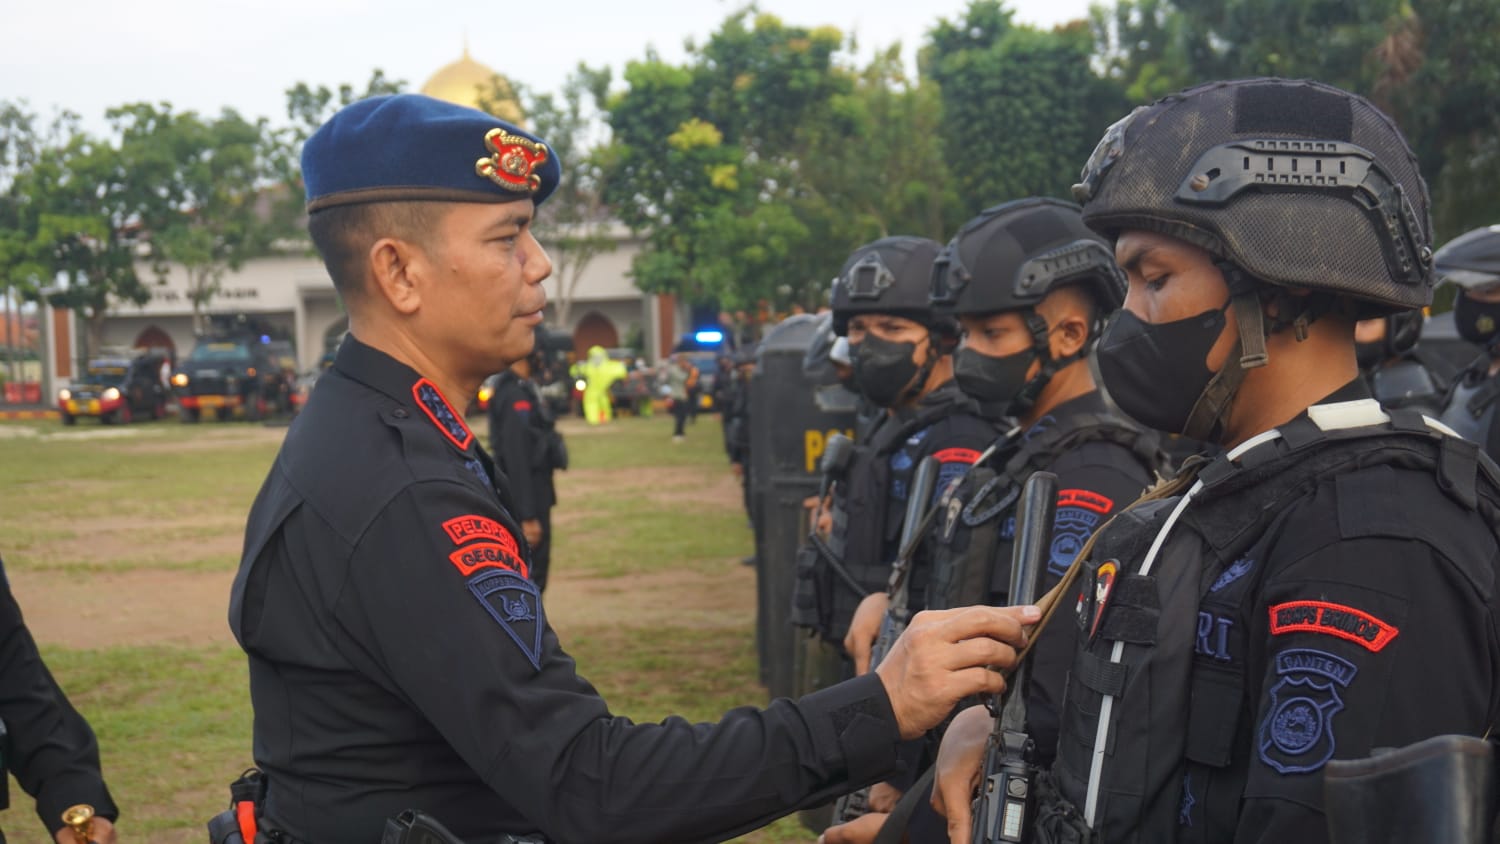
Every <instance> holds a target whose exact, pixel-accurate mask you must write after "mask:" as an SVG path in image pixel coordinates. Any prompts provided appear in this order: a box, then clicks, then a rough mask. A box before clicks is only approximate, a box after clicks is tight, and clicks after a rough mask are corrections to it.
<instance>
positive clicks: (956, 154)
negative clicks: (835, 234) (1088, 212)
mask: <svg viewBox="0 0 1500 844" xmlns="http://www.w3.org/2000/svg"><path fill="white" fill-rule="evenodd" d="M1092 52H1093V34H1092V32H1091V31H1090V30H1089V28H1088V25H1087V24H1086V23H1085V22H1082V21H1080V22H1076V23H1074V24H1070V25H1067V26H1063V27H1059V28H1057V29H1054V30H1052V31H1042V30H1038V29H1035V28H1032V27H1028V26H1021V25H1017V24H1015V23H1013V22H1012V20H1011V14H1010V12H1009V11H1008V10H1007V9H1005V7H1004V5H1003V4H1002V3H1000V2H999V0H974V2H973V3H971V4H970V6H969V8H968V9H967V11H966V12H965V14H964V16H963V17H962V18H961V19H959V20H956V21H942V22H940V23H939V24H938V25H937V26H936V27H935V28H934V29H933V30H932V32H931V34H930V43H929V46H928V48H927V49H926V50H925V51H924V53H923V57H922V61H923V66H924V68H925V70H926V72H927V73H928V74H930V75H931V77H932V78H933V79H934V80H935V81H936V82H937V84H938V87H939V88H940V89H941V91H942V104H943V127H944V132H943V144H944V149H945V150H946V153H947V158H948V161H949V165H950V171H951V173H952V174H953V178H954V183H955V190H956V192H957V194H958V196H959V198H960V200H961V202H962V204H963V207H964V208H965V210H966V212H967V213H968V214H974V213H977V212H978V211H980V210H982V209H984V208H986V207H988V206H991V205H994V204H996V203H998V202H1003V201H1006V200H1011V199H1019V198H1021V197H1026V196H1037V195H1050V196H1061V197H1066V196H1068V195H1069V188H1070V187H1071V185H1072V183H1073V182H1074V181H1076V178H1075V176H1076V174H1077V173H1078V170H1079V167H1080V166H1081V165H1082V162H1083V161H1085V160H1086V159H1087V158H1088V155H1089V151H1090V150H1092V149H1093V146H1094V144H1095V142H1096V141H1097V140H1098V138H1099V135H1100V133H1101V132H1102V131H1103V130H1104V128H1105V127H1106V126H1107V125H1108V124H1109V122H1110V121H1111V120H1113V119H1114V116H1117V115H1118V114H1120V113H1122V111H1123V110H1124V105H1125V100H1124V98H1123V94H1122V91H1121V89H1120V86H1119V85H1118V84H1117V83H1113V82H1111V81H1109V80H1101V79H1100V78H1099V77H1097V76H1096V75H1095V74H1094V72H1093V70H1092V69H1091V67H1090V58H1091V55H1092Z"/></svg>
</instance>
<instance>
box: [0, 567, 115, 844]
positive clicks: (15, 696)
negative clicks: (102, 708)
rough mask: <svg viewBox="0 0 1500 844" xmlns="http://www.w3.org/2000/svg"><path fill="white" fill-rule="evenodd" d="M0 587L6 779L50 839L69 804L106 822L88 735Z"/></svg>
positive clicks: (6, 588)
mask: <svg viewBox="0 0 1500 844" xmlns="http://www.w3.org/2000/svg"><path fill="white" fill-rule="evenodd" d="M0 584H3V585H0V720H4V721H5V727H6V730H7V731H8V732H9V734H10V747H9V753H8V757H9V762H10V766H11V772H12V773H13V774H15V777H16V780H17V782H19V783H20V784H21V787H22V788H23V789H25V790H26V793H27V794H30V795H31V796H33V797H35V798H36V813H37V817H39V818H41V820H42V823H43V824H44V825H45V826H46V827H47V829H48V830H49V831H50V832H52V833H53V834H54V835H55V834H56V833H57V831H58V830H59V829H62V828H63V826H64V824H63V822H62V813H63V810H64V809H67V808H68V807H69V806H72V805H73V804H75V803H88V804H89V805H91V806H93V807H94V811H95V812H96V813H97V814H98V815H99V816H101V817H104V818H108V819H110V820H111V821H113V820H114V819H116V818H117V817H119V814H120V811H119V809H118V808H116V806H115V803H114V800H112V799H110V796H109V789H108V788H106V787H105V785H104V776H103V774H102V773H101V772H100V769H99V745H98V744H97V743H96V742H95V740H94V731H93V730H91V729H90V728H89V725H88V722H87V721H85V720H84V719H83V716H82V715H79V714H78V712H77V711H76V710H74V709H73V707H72V705H71V704H69V703H68V699H67V697H66V696H64V695H63V693H62V689H60V688H58V686H57V683H56V681H54V680H53V679H52V674H51V672H49V671H48V670H47V666H46V665H45V664H44V663H43V662H42V657H41V654H39V653H38V652H37V648H36V642H35V641H34V640H32V638H31V632H30V631H28V630H27V629H26V624H25V622H24V620H23V619H22V618H21V608H20V606H19V605H18V604H17V603H16V599H15V597H14V596H13V595H11V592H10V584H9V583H8V582H5V578H4V571H3V569H0Z"/></svg>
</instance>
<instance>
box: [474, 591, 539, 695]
mask: <svg viewBox="0 0 1500 844" xmlns="http://www.w3.org/2000/svg"><path fill="white" fill-rule="evenodd" d="M468 585H469V592H471V593H472V594H473V595H474V597H475V598H477V599H478V600H479V603H480V604H481V605H483V607H484V609H485V612H488V613H489V614H490V617H491V618H493V619H494V620H495V623H496V624H498V625H500V628H501V629H502V630H504V631H505V633H506V635H507V636H509V637H510V638H511V641H513V642H515V643H516V647H518V648H520V649H521V653H523V654H525V655H526V659H528V660H530V662H531V667H533V668H535V669H537V670H538V671H540V670H541V668H542V630H543V628H544V627H545V626H546V625H545V623H544V622H543V621H542V599H541V596H540V595H539V594H538V593H537V588H536V584H534V583H532V582H531V581H530V580H527V579H526V578H525V577H522V576H521V575H519V574H516V573H514V572H509V571H493V572H485V573H483V574H479V575H476V576H474V577H472V578H470V579H469V584H468Z"/></svg>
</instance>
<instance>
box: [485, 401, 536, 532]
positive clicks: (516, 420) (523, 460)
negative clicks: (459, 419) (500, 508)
mask: <svg viewBox="0 0 1500 844" xmlns="http://www.w3.org/2000/svg"><path fill="white" fill-rule="evenodd" d="M535 412H536V410H535V408H533V407H532V406H531V397H530V396H529V395H528V394H527V393H526V391H525V390H523V389H521V385H520V384H519V383H518V382H516V381H514V380H510V379H506V380H503V381H501V382H500V387H499V389H497V390H496V391H495V395H494V397H493V398H492V399H491V400H490V446H491V449H492V451H493V452H494V457H495V462H496V463H497V464H498V465H499V468H500V471H502V472H504V473H505V478H506V482H507V484H506V490H507V491H508V492H509V493H510V500H511V505H512V506H513V507H514V508H515V512H514V513H513V514H512V515H514V516H515V517H516V518H517V519H520V520H522V521H530V520H531V519H539V518H541V517H542V512H543V511H544V510H546V509H547V506H546V503H545V502H543V501H542V500H541V498H542V496H541V490H538V489H537V488H536V483H535V481H534V479H533V477H532V472H531V442H530V438H529V432H528V430H527V428H528V426H529V425H530V422H531V414H532V413H535Z"/></svg>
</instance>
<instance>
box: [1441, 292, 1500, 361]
mask: <svg viewBox="0 0 1500 844" xmlns="http://www.w3.org/2000/svg"><path fill="white" fill-rule="evenodd" d="M1453 325H1454V327H1456V328H1457V329H1458V336H1460V337H1462V338H1464V339H1465V340H1468V341H1469V342H1470V343H1474V344H1476V345H1480V346H1484V347H1485V348H1489V347H1491V346H1493V345H1494V344H1495V341H1496V339H1497V338H1500V302H1480V301H1476V300H1474V299H1470V298H1469V297H1468V296H1465V295H1464V294H1462V293H1460V294H1458V300H1457V301H1455V302H1454V303H1453Z"/></svg>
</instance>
